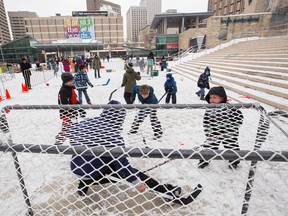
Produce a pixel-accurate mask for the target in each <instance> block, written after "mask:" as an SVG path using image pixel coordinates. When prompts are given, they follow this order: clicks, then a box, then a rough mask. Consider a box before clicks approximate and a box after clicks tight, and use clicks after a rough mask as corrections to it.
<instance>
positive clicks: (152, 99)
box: [131, 85, 158, 104]
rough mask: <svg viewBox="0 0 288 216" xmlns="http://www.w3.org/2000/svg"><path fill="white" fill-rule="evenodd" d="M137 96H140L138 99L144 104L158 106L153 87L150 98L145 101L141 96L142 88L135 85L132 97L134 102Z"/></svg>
mask: <svg viewBox="0 0 288 216" xmlns="http://www.w3.org/2000/svg"><path fill="white" fill-rule="evenodd" d="M136 95H137V96H138V99H139V101H140V102H141V103H142V104H158V99H157V98H156V96H155V94H154V89H153V88H152V87H151V86H150V93H149V96H148V97H147V98H146V99H144V98H143V97H142V96H141V95H140V87H139V86H138V85H135V86H134V88H133V91H132V95H131V99H132V101H134V100H135V97H136Z"/></svg>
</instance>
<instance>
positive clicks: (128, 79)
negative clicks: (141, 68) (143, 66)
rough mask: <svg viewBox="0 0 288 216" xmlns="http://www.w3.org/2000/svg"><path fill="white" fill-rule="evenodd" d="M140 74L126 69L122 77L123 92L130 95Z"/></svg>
mask: <svg viewBox="0 0 288 216" xmlns="http://www.w3.org/2000/svg"><path fill="white" fill-rule="evenodd" d="M140 79H141V75H140V73H139V72H138V73H136V72H135V71H134V69H133V68H132V67H131V68H128V69H127V70H126V73H125V74H124V75H123V81H122V85H121V86H122V87H124V86H125V92H128V93H132V91H133V87H134V86H135V85H136V80H140Z"/></svg>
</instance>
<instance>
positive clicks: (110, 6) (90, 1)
mask: <svg viewBox="0 0 288 216" xmlns="http://www.w3.org/2000/svg"><path fill="white" fill-rule="evenodd" d="M86 5H87V11H101V10H105V11H108V13H109V16H114V15H117V16H121V6H120V5H118V4H114V3H112V2H109V1H104V0H86Z"/></svg>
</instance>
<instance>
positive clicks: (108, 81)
mask: <svg viewBox="0 0 288 216" xmlns="http://www.w3.org/2000/svg"><path fill="white" fill-rule="evenodd" d="M109 83H110V78H109V79H108V80H107V82H106V83H104V84H102V85H101V86H107V85H108V84H109Z"/></svg>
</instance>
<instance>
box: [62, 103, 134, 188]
mask: <svg viewBox="0 0 288 216" xmlns="http://www.w3.org/2000/svg"><path fill="white" fill-rule="evenodd" d="M125 115H126V111H125V109H117V110H116V109H112V108H111V109H108V110H104V111H103V112H102V113H101V115H100V117H94V118H90V119H87V120H84V121H82V122H80V123H78V124H75V125H73V126H71V127H70V128H69V129H68V131H67V134H66V136H67V137H68V138H70V139H72V140H73V141H75V142H76V144H75V145H76V146H83V145H86V146H87V147H91V148H93V147H103V148H104V149H105V150H106V151H109V150H108V149H107V148H115V147H124V139H123V137H122V136H121V134H120V131H119V130H120V128H121V127H122V124H123V122H124V119H125ZM110 163H113V165H114V167H115V169H116V172H117V174H118V175H119V176H121V177H122V178H123V179H125V180H127V181H129V182H132V183H133V182H136V181H139V179H138V177H137V175H136V171H135V170H134V169H133V168H132V167H131V165H130V163H129V161H128V160H127V158H126V157H125V156H119V157H117V158H114V157H104V156H87V155H74V156H72V159H71V164H70V167H71V170H72V172H73V173H74V174H76V175H77V176H80V177H81V178H83V179H97V177H98V178H99V176H103V175H104V173H105V172H106V171H107V169H109V164H110Z"/></svg>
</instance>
